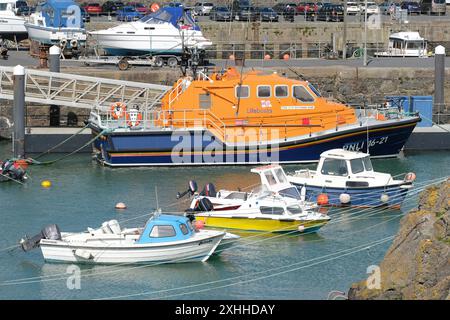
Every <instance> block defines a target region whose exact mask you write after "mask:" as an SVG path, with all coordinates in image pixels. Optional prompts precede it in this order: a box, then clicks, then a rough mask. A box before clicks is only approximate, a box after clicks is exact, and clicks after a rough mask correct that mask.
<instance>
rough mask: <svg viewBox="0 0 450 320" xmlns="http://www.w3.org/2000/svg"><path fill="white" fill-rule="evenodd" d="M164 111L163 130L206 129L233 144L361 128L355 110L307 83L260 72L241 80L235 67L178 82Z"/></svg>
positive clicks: (164, 100) (166, 99) (164, 103)
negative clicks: (351, 126) (351, 127)
mask: <svg viewBox="0 0 450 320" xmlns="http://www.w3.org/2000/svg"><path fill="white" fill-rule="evenodd" d="M161 110H162V114H159V119H160V121H159V122H158V126H162V127H169V128H172V129H178V128H180V129H181V128H192V127H196V126H197V127H199V126H201V127H203V128H208V129H209V130H210V131H211V132H212V133H213V134H214V135H215V136H216V137H217V138H218V139H220V140H222V141H227V142H230V143H233V142H235V143H239V142H247V143H248V142H260V141H267V140H274V141H276V140H278V141H287V140H288V139H289V138H293V137H297V136H301V135H311V134H313V133H314V132H319V131H323V130H332V129H336V128H337V127H338V126H341V125H346V124H355V123H357V118H356V115H355V111H354V110H353V109H352V108H350V107H348V106H346V105H344V104H341V103H338V102H335V101H331V100H328V99H326V98H324V97H322V96H321V94H320V92H319V91H318V90H317V89H316V88H315V87H314V86H313V85H312V84H311V83H309V82H308V81H302V80H297V79H290V78H286V77H284V76H280V75H279V74H277V73H276V72H274V73H270V74H266V73H263V72H262V71H259V70H253V71H250V72H248V73H245V74H242V75H241V74H240V73H239V71H238V70H237V69H236V68H234V67H230V68H228V69H226V70H224V71H220V72H215V73H212V74H211V75H206V74H204V73H202V72H199V73H198V75H197V78H195V79H194V78H193V77H185V78H182V79H179V80H178V81H177V82H176V83H175V84H174V85H173V88H172V89H170V90H169V91H168V92H167V93H166V94H165V95H164V97H163V98H162V100H161ZM231 139H235V140H233V141H232V140H231ZM239 139H241V140H242V141H241V140H239Z"/></svg>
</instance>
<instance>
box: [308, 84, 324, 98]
mask: <svg viewBox="0 0 450 320" xmlns="http://www.w3.org/2000/svg"><path fill="white" fill-rule="evenodd" d="M308 87H309V88H310V89H311V91H312V92H314V94H315V95H316V96H318V97H321V96H322V95H321V94H320V92H319V90H317V89H316V87H314V86H313V85H312V84H311V83H308Z"/></svg>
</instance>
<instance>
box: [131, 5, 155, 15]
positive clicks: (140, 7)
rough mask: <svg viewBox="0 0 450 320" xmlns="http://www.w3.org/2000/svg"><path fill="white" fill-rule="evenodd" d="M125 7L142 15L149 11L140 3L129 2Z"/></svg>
mask: <svg viewBox="0 0 450 320" xmlns="http://www.w3.org/2000/svg"><path fill="white" fill-rule="evenodd" d="M127 6H129V7H133V8H134V9H136V11H137V12H139V13H142V14H143V15H146V14H148V13H149V11H150V10H149V8H147V6H146V5H145V4H142V3H140V2H129V3H128V4H127Z"/></svg>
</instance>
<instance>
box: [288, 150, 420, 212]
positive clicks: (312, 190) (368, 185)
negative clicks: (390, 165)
mask: <svg viewBox="0 0 450 320" xmlns="http://www.w3.org/2000/svg"><path fill="white" fill-rule="evenodd" d="M287 178H288V180H289V181H290V182H291V183H292V184H293V185H295V186H297V188H298V189H299V190H300V191H301V193H303V194H306V199H308V200H311V201H318V202H319V203H321V204H323V205H325V204H328V205H332V206H350V205H351V206H358V207H377V206H388V207H391V208H399V207H400V206H401V204H402V202H403V199H404V198H405V196H406V194H407V192H408V190H409V189H410V188H412V186H413V181H414V179H415V174H414V173H412V172H410V173H408V174H406V175H405V177H404V179H401V180H398V179H395V178H394V177H392V176H391V175H390V174H388V173H382V172H376V171H374V170H373V166H372V163H371V161H370V155H369V154H367V153H364V152H356V151H349V150H344V149H332V150H328V151H325V152H323V153H322V154H321V155H320V160H319V164H318V165H317V169H316V170H315V171H314V170H309V169H303V170H298V171H296V172H295V173H294V174H293V175H288V177H287ZM319 197H322V198H325V199H326V200H322V199H319ZM322 202H323V203H322ZM325 202H327V203H325Z"/></svg>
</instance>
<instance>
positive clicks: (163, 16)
mask: <svg viewBox="0 0 450 320" xmlns="http://www.w3.org/2000/svg"><path fill="white" fill-rule="evenodd" d="M171 19H172V14H171V13H170V12H168V11H164V10H162V11H156V12H154V13H151V14H149V15H147V16H145V17H142V18H141V19H140V20H139V21H141V22H145V23H156V24H160V23H166V22H169V21H170V20H171Z"/></svg>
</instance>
